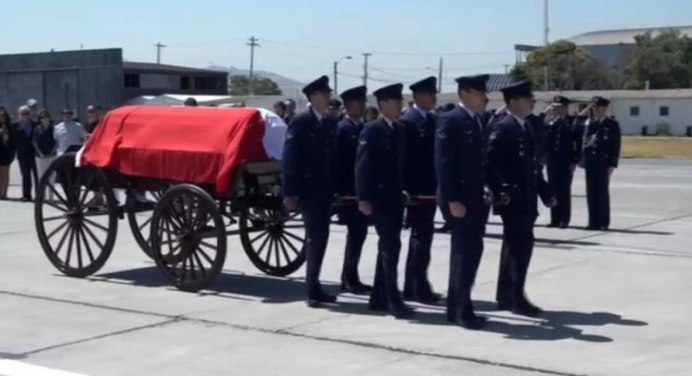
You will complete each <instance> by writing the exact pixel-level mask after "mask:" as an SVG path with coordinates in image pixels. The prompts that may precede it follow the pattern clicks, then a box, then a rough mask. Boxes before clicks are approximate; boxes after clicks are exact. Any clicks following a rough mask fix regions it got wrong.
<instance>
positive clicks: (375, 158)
mask: <svg viewBox="0 0 692 376" xmlns="http://www.w3.org/2000/svg"><path fill="white" fill-rule="evenodd" d="M403 87H404V85H401V84H396V85H391V86H387V87H383V88H381V89H379V90H377V91H375V92H374V94H375V96H376V97H377V103H378V105H379V107H380V111H381V113H382V117H380V118H379V119H378V120H375V121H372V122H370V123H367V124H366V125H365V128H364V129H363V132H362V133H361V135H360V142H359V145H358V152H357V157H356V196H357V198H358V206H359V208H360V210H361V211H362V212H363V214H365V215H367V216H369V217H371V218H372V221H373V223H374V224H375V228H376V230H377V234H378V236H379V238H380V239H379V243H378V259H377V270H376V271H375V285H374V286H373V292H372V295H371V296H370V309H372V310H374V311H387V310H389V311H390V312H391V313H392V314H393V315H394V316H395V317H397V318H408V317H410V316H411V315H412V314H413V310H411V308H409V307H408V306H406V304H404V301H403V299H402V297H401V293H400V292H399V288H398V286H397V266H398V264H399V253H400V251H401V228H402V225H403V218H404V198H403V176H402V171H401V170H402V169H403V166H402V163H401V162H402V156H403V151H402V147H403V137H404V135H403V130H402V129H401V125H400V124H399V123H397V119H398V118H399V116H400V115H401V110H402V107H403V96H402V94H401V91H402V90H403Z"/></svg>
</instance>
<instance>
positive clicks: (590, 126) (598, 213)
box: [583, 97, 622, 230]
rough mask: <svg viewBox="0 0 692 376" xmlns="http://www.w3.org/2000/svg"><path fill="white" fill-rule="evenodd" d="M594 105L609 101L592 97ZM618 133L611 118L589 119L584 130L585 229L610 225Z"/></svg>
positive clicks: (617, 158) (617, 156) (618, 152)
mask: <svg viewBox="0 0 692 376" xmlns="http://www.w3.org/2000/svg"><path fill="white" fill-rule="evenodd" d="M592 102H593V103H594V104H595V105H596V106H599V107H608V106H609V105H610V101H608V100H607V99H605V98H601V97H594V98H593V101H592ZM621 138H622V133H621V130H620V124H619V123H618V122H617V121H615V120H613V119H611V118H608V117H606V118H603V119H590V120H589V121H588V122H587V123H586V127H585V130H584V140H583V145H584V151H583V159H584V166H585V168H586V200H587V203H588V206H589V227H588V228H589V229H591V230H608V228H609V227H610V192H609V189H610V176H609V175H608V170H609V169H610V168H617V167H618V162H619V160H620V145H621Z"/></svg>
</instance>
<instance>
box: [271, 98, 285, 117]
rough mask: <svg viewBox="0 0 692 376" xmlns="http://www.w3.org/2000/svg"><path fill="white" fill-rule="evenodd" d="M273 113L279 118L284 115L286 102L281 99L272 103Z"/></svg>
mask: <svg viewBox="0 0 692 376" xmlns="http://www.w3.org/2000/svg"><path fill="white" fill-rule="evenodd" d="M274 113H275V114H276V115H277V116H278V117H280V118H281V119H283V118H284V117H286V103H284V102H282V101H278V102H276V103H274Z"/></svg>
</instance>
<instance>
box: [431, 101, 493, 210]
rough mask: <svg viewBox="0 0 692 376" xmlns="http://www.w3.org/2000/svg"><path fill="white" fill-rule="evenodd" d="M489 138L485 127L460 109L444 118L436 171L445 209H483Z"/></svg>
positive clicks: (437, 139) (437, 141)
mask: <svg viewBox="0 0 692 376" xmlns="http://www.w3.org/2000/svg"><path fill="white" fill-rule="evenodd" d="M485 148H486V143H485V135H484V128H482V124H479V122H478V121H477V120H476V119H474V118H473V117H471V116H470V115H469V113H468V112H466V110H464V109H463V108H461V107H459V106H457V108H455V109H454V110H452V111H449V112H447V113H445V114H443V115H442V116H440V119H439V121H438V124H437V134H436V137H435V171H436V173H437V179H438V181H439V187H438V201H439V202H440V204H442V205H446V204H449V203H450V202H457V201H458V202H461V203H463V204H464V205H466V206H470V205H483V192H484V184H485V182H484V177H483V175H484V167H483V165H484V154H485Z"/></svg>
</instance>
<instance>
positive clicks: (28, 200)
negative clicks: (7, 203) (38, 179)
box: [20, 197, 32, 202]
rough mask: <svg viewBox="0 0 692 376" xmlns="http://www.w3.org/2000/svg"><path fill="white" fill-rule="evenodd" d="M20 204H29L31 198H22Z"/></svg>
mask: <svg viewBox="0 0 692 376" xmlns="http://www.w3.org/2000/svg"><path fill="white" fill-rule="evenodd" d="M20 201H21V202H31V201H32V200H31V197H22V199H21V200H20Z"/></svg>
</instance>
